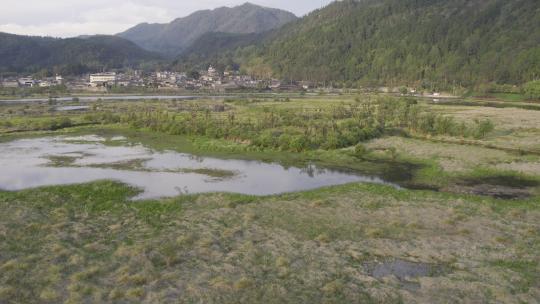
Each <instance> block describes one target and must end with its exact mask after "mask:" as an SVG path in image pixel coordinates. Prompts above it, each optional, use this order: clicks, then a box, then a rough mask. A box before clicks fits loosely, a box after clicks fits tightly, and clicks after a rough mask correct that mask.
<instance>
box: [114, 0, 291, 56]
mask: <svg viewBox="0 0 540 304" xmlns="http://www.w3.org/2000/svg"><path fill="white" fill-rule="evenodd" d="M295 19H296V16H295V15H294V14H292V13H289V12H286V11H283V10H278V9H272V8H266V7H261V6H257V5H253V4H250V3H245V4H243V5H241V6H237V7H233V8H229V7H222V8H217V9H215V10H203V11H198V12H195V13H193V14H191V15H189V16H187V17H185V18H179V19H176V20H174V21H172V22H171V23H168V24H148V23H143V24H139V25H137V26H135V27H133V28H131V29H129V30H127V31H125V32H123V33H120V34H118V36H120V37H123V38H126V39H128V40H131V41H133V42H135V43H136V44H138V45H139V46H141V47H143V48H145V49H147V50H150V51H156V52H160V53H162V54H166V55H170V56H175V55H178V54H180V53H182V52H183V51H184V50H185V49H187V48H189V47H190V46H191V44H192V43H193V42H194V41H196V40H197V39H198V38H200V37H201V36H203V35H205V34H207V33H212V32H221V33H235V34H249V33H261V32H265V31H268V30H271V29H275V28H278V27H280V26H282V25H284V24H286V23H288V22H291V21H293V20H295Z"/></svg>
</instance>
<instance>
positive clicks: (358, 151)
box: [354, 144, 369, 159]
mask: <svg viewBox="0 0 540 304" xmlns="http://www.w3.org/2000/svg"><path fill="white" fill-rule="evenodd" d="M368 153H369V150H368V148H366V146H364V145H362V144H357V145H356V146H355V147H354V157H356V158H359V159H364V158H365V157H366V156H367V154H368Z"/></svg>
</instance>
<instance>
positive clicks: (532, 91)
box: [523, 80, 540, 100]
mask: <svg viewBox="0 0 540 304" xmlns="http://www.w3.org/2000/svg"><path fill="white" fill-rule="evenodd" d="M523 94H525V97H526V98H527V99H534V100H538V99H540V80H536V81H531V82H528V83H526V84H525V85H524V86H523Z"/></svg>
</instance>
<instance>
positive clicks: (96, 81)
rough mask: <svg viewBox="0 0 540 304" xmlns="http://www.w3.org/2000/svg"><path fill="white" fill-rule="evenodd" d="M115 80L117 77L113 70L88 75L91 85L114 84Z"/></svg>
mask: <svg viewBox="0 0 540 304" xmlns="http://www.w3.org/2000/svg"><path fill="white" fill-rule="evenodd" d="M116 80H117V77H116V73H115V72H109V73H98V74H91V75H90V85H91V86H93V87H98V86H107V85H114V84H116Z"/></svg>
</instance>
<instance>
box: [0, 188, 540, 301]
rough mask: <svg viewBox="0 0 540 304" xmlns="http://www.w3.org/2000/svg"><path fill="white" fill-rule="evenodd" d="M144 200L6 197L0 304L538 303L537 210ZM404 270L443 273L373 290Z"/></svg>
mask: <svg viewBox="0 0 540 304" xmlns="http://www.w3.org/2000/svg"><path fill="white" fill-rule="evenodd" d="M135 193H136V190H134V189H131V188H129V187H126V186H123V185H120V184H116V183H112V182H97V183H92V184H87V185H80V186H67V187H48V188H41V189H35V190H27V191H21V192H17V193H6V192H0V207H1V208H0V209H1V211H0V219H1V223H2V224H1V225H0V247H1V252H2V255H0V269H1V271H0V282H1V284H0V285H1V286H2V287H1V288H0V301H4V302H12V303H59V302H64V303H81V302H89V301H90V302H116V303H117V302H124V303H140V302H153V303H155V302H159V303H178V302H181V303H190V302H199V301H204V302H206V303H253V302H259V303H262V302H264V303H299V302H301V303H307V302H309V303H343V302H347V303H351V302H362V303H380V302H384V303H402V302H434V301H435V302H440V301H446V302H461V301H468V300H471V299H476V300H477V301H488V302H489V301H500V302H505V303H519V302H530V301H532V300H533V299H535V298H537V296H538V294H539V292H540V290H539V286H538V285H537V282H538V279H539V277H538V273H540V272H538V267H539V265H538V260H537V252H538V250H539V249H540V247H538V244H540V239H539V234H538V230H539V229H540V226H539V225H538V223H539V222H540V211H539V210H538V206H537V205H535V204H532V203H531V202H526V201H514V202H512V203H510V204H508V203H506V202H504V203H503V202H501V201H497V200H491V199H481V198H478V197H460V196H453V195H446V194H436V193H432V192H422V191H399V190H395V189H392V188H388V187H384V186H376V185H346V186H339V187H332V188H325V189H320V190H316V191H311V192H305V193H296V194H287V195H280V196H272V197H263V198H255V197H249V196H241V195H231V194H208V195H196V196H184V197H179V198H175V199H170V200H164V201H144V202H132V201H129V200H128V198H129V197H130V196H131V195H134V194H135ZM457 244H459V245H457ZM396 259H403V260H407V261H410V262H413V263H416V264H414V265H431V267H434V269H437V271H435V272H433V274H432V275H423V276H420V277H414V276H413V277H409V278H406V279H405V278H401V279H400V278H396V277H393V278H392V277H386V278H384V279H381V280H378V279H376V278H374V275H373V273H371V271H370V266H369V265H372V264H376V265H378V264H383V263H384V262H386V261H391V260H396Z"/></svg>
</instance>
